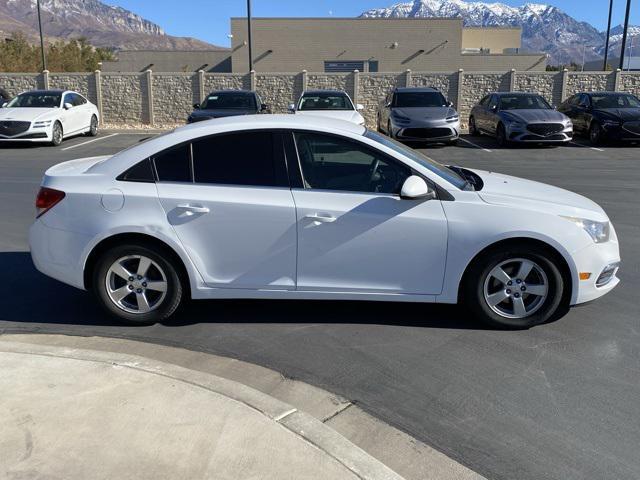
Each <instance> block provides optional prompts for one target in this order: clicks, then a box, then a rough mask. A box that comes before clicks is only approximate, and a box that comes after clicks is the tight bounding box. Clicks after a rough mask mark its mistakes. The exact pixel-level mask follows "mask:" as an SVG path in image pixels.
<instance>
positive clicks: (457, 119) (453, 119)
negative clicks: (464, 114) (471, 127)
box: [445, 115, 460, 123]
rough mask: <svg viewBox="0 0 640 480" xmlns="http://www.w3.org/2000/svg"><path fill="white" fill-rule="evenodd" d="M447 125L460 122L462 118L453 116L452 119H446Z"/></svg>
mask: <svg viewBox="0 0 640 480" xmlns="http://www.w3.org/2000/svg"><path fill="white" fill-rule="evenodd" d="M445 120H446V122H447V123H454V122H458V121H460V116H458V115H451V116H450V117H447V118H445Z"/></svg>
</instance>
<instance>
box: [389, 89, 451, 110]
mask: <svg viewBox="0 0 640 480" xmlns="http://www.w3.org/2000/svg"><path fill="white" fill-rule="evenodd" d="M446 106H447V100H446V99H445V98H444V95H442V94H441V93H440V92H398V93H396V98H395V105H394V107H398V108H409V107H446Z"/></svg>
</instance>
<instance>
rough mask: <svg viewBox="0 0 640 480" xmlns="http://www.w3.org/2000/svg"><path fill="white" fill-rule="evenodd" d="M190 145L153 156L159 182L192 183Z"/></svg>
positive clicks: (180, 146) (173, 148)
mask: <svg viewBox="0 0 640 480" xmlns="http://www.w3.org/2000/svg"><path fill="white" fill-rule="evenodd" d="M190 155H191V152H190V145H189V144H188V143H187V144H185V145H179V146H177V147H172V148H170V149H168V150H164V151H163V152H160V153H157V154H156V155H154V156H153V163H154V165H155V169H156V173H157V175H158V180H159V181H161V182H191V181H192V180H191V166H190Z"/></svg>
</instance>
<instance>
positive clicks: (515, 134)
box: [507, 125, 573, 143]
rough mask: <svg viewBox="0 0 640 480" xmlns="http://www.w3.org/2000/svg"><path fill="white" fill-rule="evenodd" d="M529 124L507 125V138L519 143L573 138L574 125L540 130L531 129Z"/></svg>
mask: <svg viewBox="0 0 640 480" xmlns="http://www.w3.org/2000/svg"><path fill="white" fill-rule="evenodd" d="M528 127H529V125H526V126H524V127H520V126H513V125H508V126H507V138H508V139H509V141H510V142H517V143H568V142H570V141H571V140H572V139H573V127H572V126H569V127H564V128H563V129H561V130H560V129H558V131H553V132H548V133H547V132H542V133H541V132H538V131H532V130H529V128H528Z"/></svg>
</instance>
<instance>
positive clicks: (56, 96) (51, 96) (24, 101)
mask: <svg viewBox="0 0 640 480" xmlns="http://www.w3.org/2000/svg"><path fill="white" fill-rule="evenodd" d="M60 100H62V93H57V92H27V93H21V94H20V95H18V96H17V97H16V98H14V99H13V100H11V101H10V102H9V105H7V106H8V107H15V108H25V107H31V108H58V107H59V106H60Z"/></svg>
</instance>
